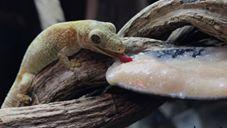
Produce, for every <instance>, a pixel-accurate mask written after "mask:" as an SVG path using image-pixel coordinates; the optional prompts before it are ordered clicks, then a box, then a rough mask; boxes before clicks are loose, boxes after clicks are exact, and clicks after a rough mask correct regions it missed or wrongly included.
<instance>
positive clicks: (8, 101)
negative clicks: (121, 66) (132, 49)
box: [1, 20, 125, 108]
mask: <svg viewBox="0 0 227 128" xmlns="http://www.w3.org/2000/svg"><path fill="white" fill-rule="evenodd" d="M80 49H88V50H91V51H94V52H99V53H102V54H105V55H108V56H110V57H113V58H117V57H118V56H120V55H122V54H123V53H124V51H125V46H124V45H123V44H122V41H121V40H120V38H119V37H118V36H117V34H116V28H115V26H114V25H113V24H112V23H109V22H100V21H95V20H81V21H71V22H64V23H58V24H55V25H52V26H50V27H48V28H47V29H45V30H44V31H43V32H41V33H40V34H39V35H38V36H37V37H36V38H35V39H34V40H33V41H32V43H31V44H30V46H29V47H28V49H27V51H26V53H25V55H24V58H23V61H22V63H21V66H20V70H19V72H18V74H17V77H16V79H15V81H14V83H13V85H12V87H11V89H10V91H9V93H8V94H7V97H6V98H5V101H4V103H3V104H2V106H1V108H8V107H20V106H24V105H27V104H28V103H29V102H31V100H32V99H31V98H30V97H29V96H28V95H27V94H28V92H29V90H30V89H31V83H32V80H33V78H34V77H35V76H36V75H37V73H39V72H40V71H41V70H42V69H43V68H44V67H46V66H47V65H49V64H50V63H51V62H53V61H55V60H57V59H59V61H60V62H64V64H65V65H66V67H70V66H72V65H71V63H69V62H70V61H69V60H68V56H70V55H73V54H75V53H77V52H78V51H79V50H80ZM77 66H78V65H77ZM74 68H75V67H74Z"/></svg>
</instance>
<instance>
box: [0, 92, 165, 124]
mask: <svg viewBox="0 0 227 128" xmlns="http://www.w3.org/2000/svg"><path fill="white" fill-rule="evenodd" d="M131 96H132V95H130V96H129V94H122V95H120V94H119V95H116V97H114V98H115V99H114V100H113V96H111V95H110V94H104V95H102V96H96V97H92V98H91V97H90V98H80V99H77V100H71V101H62V102H56V103H50V104H41V105H35V106H30V107H20V108H5V109H2V110H0V119H1V121H0V127H15V128H18V127H27V128H28V127H29V128H30V127H36V128H44V127H45V128H56V127H72V128H97V127H100V128H107V127H114V128H116V127H117V128H121V127H125V126H127V125H129V124H130V123H133V122H134V121H136V120H138V119H139V118H141V117H143V116H145V115H147V114H149V113H150V112H151V111H152V110H154V109H155V108H157V107H158V106H159V105H160V103H161V101H158V100H151V99H150V100H148V99H143V100H142V102H140V103H137V102H138V101H141V98H145V97H141V96H134V97H131ZM129 97H131V98H129ZM139 97H140V98H139ZM132 98H139V99H132ZM135 101H137V102H135Z"/></svg>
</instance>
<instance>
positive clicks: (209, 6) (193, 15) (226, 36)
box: [118, 0, 227, 41]
mask: <svg viewBox="0 0 227 128" xmlns="http://www.w3.org/2000/svg"><path fill="white" fill-rule="evenodd" d="M226 8H227V2H226V1H214V0H202V1H200V0H159V1H158V2H156V3H154V4H152V5H150V6H148V7H146V8H144V9H143V10H142V11H140V12H139V13H138V14H137V15H135V16H134V17H133V18H132V19H131V20H129V22H128V23H126V24H125V26H124V27H122V29H121V30H120V31H119V32H118V34H119V35H121V36H136V37H151V38H155V39H161V40H165V39H166V38H167V37H168V36H169V34H170V33H171V32H172V31H173V30H175V29H176V28H179V27H183V26H185V25H192V26H194V27H196V28H198V29H199V30H201V31H202V32H204V33H207V34H209V35H211V36H213V37H216V38H218V39H220V40H223V41H226V40H227V22H226V21H227V15H226V14H227V9H226Z"/></svg>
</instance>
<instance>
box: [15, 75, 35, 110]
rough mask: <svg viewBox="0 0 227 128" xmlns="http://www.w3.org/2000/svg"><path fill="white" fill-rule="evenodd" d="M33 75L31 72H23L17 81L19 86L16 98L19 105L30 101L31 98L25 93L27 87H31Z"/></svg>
mask: <svg viewBox="0 0 227 128" xmlns="http://www.w3.org/2000/svg"><path fill="white" fill-rule="evenodd" d="M34 77H35V75H34V74H32V73H24V74H23V76H22V79H21V81H20V83H19V86H18V87H20V88H19V89H18V93H16V99H18V102H19V106H21V105H27V104H29V103H30V102H31V101H32V98H31V97H30V96H29V95H27V93H28V91H29V89H31V84H32V80H33V78H34Z"/></svg>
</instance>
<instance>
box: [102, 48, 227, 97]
mask: <svg viewBox="0 0 227 128" xmlns="http://www.w3.org/2000/svg"><path fill="white" fill-rule="evenodd" d="M132 57H133V61H132V62H129V63H120V62H115V63H114V64H113V65H112V66H111V67H110V68H109V69H108V71H107V73H106V79H107V81H108V82H109V83H110V84H111V85H119V86H121V87H124V88H128V89H132V90H135V91H139V92H144V93H150V94H158V95H164V96H173V97H180V98H208V99H210V98H220V97H221V98H222V97H227V47H222V48H197V49H196V48H195V49H191V50H190V48H188V49H187V48H186V49H183V50H174V49H172V50H171V49H170V50H159V51H158V50H157V51H148V52H143V53H140V54H137V55H134V56H132Z"/></svg>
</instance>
